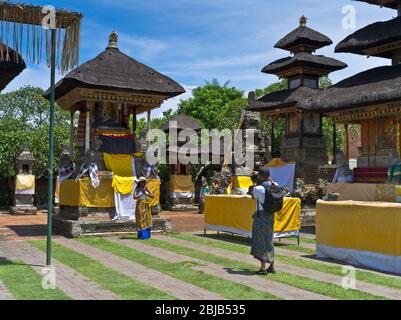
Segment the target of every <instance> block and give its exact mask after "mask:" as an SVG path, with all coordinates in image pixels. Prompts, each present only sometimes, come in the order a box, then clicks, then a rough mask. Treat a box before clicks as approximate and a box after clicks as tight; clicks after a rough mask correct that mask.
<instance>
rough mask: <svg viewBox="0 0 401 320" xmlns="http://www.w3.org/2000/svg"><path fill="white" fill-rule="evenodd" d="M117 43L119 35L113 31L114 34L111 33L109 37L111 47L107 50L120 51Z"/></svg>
mask: <svg viewBox="0 0 401 320" xmlns="http://www.w3.org/2000/svg"><path fill="white" fill-rule="evenodd" d="M117 41H118V34H117V33H116V32H115V31H114V30H113V32H112V33H110V35H109V46H108V47H107V48H114V49H118V46H117Z"/></svg>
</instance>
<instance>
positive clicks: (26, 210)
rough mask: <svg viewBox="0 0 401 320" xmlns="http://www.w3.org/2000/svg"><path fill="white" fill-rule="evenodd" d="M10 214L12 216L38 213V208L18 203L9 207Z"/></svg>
mask: <svg viewBox="0 0 401 320" xmlns="http://www.w3.org/2000/svg"><path fill="white" fill-rule="evenodd" d="M10 214H11V215H13V216H33V215H37V214H38V209H37V208H36V207H35V206H31V205H20V206H15V207H11V208H10Z"/></svg>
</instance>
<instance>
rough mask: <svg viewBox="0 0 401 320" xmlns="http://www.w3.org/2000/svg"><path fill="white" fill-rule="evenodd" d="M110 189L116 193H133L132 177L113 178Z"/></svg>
mask: <svg viewBox="0 0 401 320" xmlns="http://www.w3.org/2000/svg"><path fill="white" fill-rule="evenodd" d="M112 187H113V189H114V192H116V193H120V194H132V193H133V192H134V190H133V189H134V177H120V176H114V177H113V182H112Z"/></svg>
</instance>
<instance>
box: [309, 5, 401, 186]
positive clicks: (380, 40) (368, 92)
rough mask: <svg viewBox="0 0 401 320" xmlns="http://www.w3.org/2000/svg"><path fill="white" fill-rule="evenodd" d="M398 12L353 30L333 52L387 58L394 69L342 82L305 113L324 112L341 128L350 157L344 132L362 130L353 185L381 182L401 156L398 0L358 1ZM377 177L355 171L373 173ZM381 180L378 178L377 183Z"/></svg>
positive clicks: (400, 10)
mask: <svg viewBox="0 0 401 320" xmlns="http://www.w3.org/2000/svg"><path fill="white" fill-rule="evenodd" d="M359 1H361V2H367V3H370V4H375V5H380V6H385V7H388V8H392V9H398V17H396V18H393V19H391V20H389V21H384V22H376V23H373V24H370V25H368V26H366V27H365V28H362V29H360V30H357V31H356V32H354V33H353V34H351V35H349V36H348V37H347V38H345V39H344V40H343V41H341V42H340V43H339V44H338V45H337V47H336V52H343V53H354V54H359V55H365V56H368V57H371V56H374V57H381V58H386V59H390V60H391V61H392V65H386V66H382V67H377V68H373V69H369V70H366V71H364V72H361V73H359V74H357V75H354V76H352V77H350V78H347V79H344V80H343V81H341V82H339V83H337V84H336V85H334V86H333V87H331V88H329V89H327V90H325V91H324V92H322V93H321V94H320V95H318V96H316V97H314V98H313V99H311V100H310V101H309V103H308V107H309V108H315V109H319V110H322V109H323V110H324V113H325V114H326V115H328V116H330V117H331V118H332V119H333V120H334V121H335V122H337V123H341V124H343V125H344V127H345V133H346V134H345V145H344V153H345V155H346V157H347V158H348V157H349V134H348V127H349V125H351V124H358V125H360V128H361V146H360V148H359V152H360V156H359V158H358V168H357V169H356V181H357V182H377V183H378V182H384V180H385V178H386V176H387V168H388V167H389V166H390V165H391V163H392V161H393V158H394V153H398V155H399V156H400V155H401V120H400V118H401V90H400V88H401V32H400V30H401V0H392V1H379V0H376V1H374V0H364V1H363V0H359ZM372 168H375V170H376V171H375V172H373V173H370V174H374V175H375V176H377V179H373V178H372V177H370V176H366V177H365V176H363V175H361V174H360V173H359V172H363V171H367V170H368V169H369V170H372ZM379 178H380V179H379Z"/></svg>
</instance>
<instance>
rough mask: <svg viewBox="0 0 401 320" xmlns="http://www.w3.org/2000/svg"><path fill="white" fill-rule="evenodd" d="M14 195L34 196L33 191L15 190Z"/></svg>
mask: <svg viewBox="0 0 401 320" xmlns="http://www.w3.org/2000/svg"><path fill="white" fill-rule="evenodd" d="M15 194H27V195H33V194H35V189H25V190H15Z"/></svg>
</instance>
